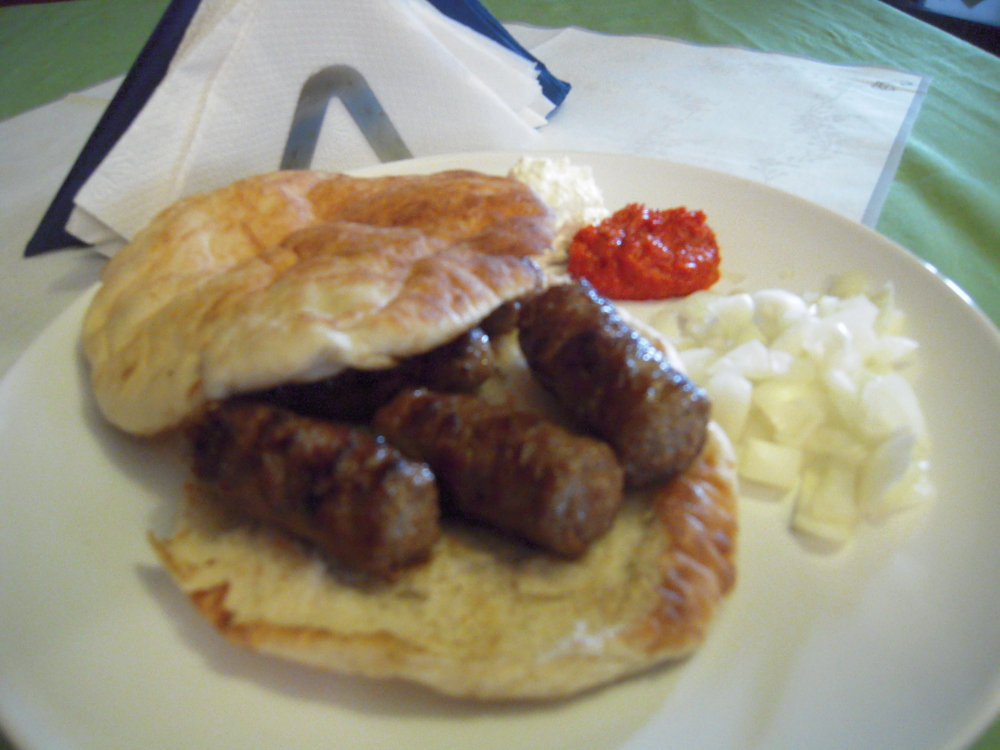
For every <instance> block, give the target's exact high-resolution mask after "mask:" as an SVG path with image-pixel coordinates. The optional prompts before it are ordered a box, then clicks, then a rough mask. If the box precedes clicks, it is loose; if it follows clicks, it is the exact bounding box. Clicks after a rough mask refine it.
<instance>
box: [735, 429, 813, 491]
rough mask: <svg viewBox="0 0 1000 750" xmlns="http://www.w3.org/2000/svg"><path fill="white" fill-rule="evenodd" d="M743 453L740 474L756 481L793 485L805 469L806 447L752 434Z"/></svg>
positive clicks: (781, 486) (774, 484) (784, 485)
mask: <svg viewBox="0 0 1000 750" xmlns="http://www.w3.org/2000/svg"><path fill="white" fill-rule="evenodd" d="M742 447H743V450H742V451H741V452H740V455H739V471H740V475H741V476H743V477H745V478H747V479H750V480H752V481H754V482H761V483H762V484H766V485H770V486H771V487H780V488H782V489H786V490H787V489H791V488H793V487H795V485H797V484H798V482H799V474H800V473H801V472H802V451H801V450H799V449H798V448H792V447H791V446H788V445H780V444H778V443H772V442H770V441H769V440H760V439H758V438H750V439H749V440H747V441H745V442H744V443H743V446H742Z"/></svg>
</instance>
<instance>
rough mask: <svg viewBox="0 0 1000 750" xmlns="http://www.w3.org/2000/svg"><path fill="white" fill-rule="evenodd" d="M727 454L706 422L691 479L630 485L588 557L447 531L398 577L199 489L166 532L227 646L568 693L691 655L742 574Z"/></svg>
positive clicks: (456, 528)
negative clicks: (244, 513)
mask: <svg viewBox="0 0 1000 750" xmlns="http://www.w3.org/2000/svg"><path fill="white" fill-rule="evenodd" d="M735 487H736V478H735V467H734V460H733V454H732V449H731V447H730V445H729V442H728V440H727V438H726V436H725V434H724V433H723V432H722V430H721V429H719V428H718V426H716V425H714V424H713V425H711V427H710V430H709V439H708V442H707V445H706V447H705V450H704V451H703V453H702V454H701V456H700V457H699V459H698V460H697V461H696V462H695V463H694V465H692V467H691V468H690V469H689V470H688V471H687V472H685V473H684V474H683V475H682V476H680V477H678V478H676V479H674V480H673V481H672V482H670V483H669V484H667V485H664V486H662V487H660V488H657V489H655V490H652V491H649V492H645V493H641V494H631V495H629V496H628V497H627V499H626V502H625V506H624V508H623V510H622V511H621V514H620V515H619V517H618V518H617V519H616V521H615V524H614V527H613V528H612V530H611V531H610V532H609V533H608V534H607V535H605V536H604V537H602V538H601V539H600V540H599V541H597V542H596V543H595V544H594V545H593V546H592V547H591V549H590V550H589V551H588V553H587V554H586V555H585V556H584V557H583V558H582V559H581V560H579V561H574V562H566V561H563V560H558V559H555V558H553V557H551V556H548V555H546V554H544V553H538V552H534V551H532V550H530V549H529V548H528V547H526V546H524V545H522V544H520V543H518V542H516V541H512V540H507V539H505V538H503V537H501V536H499V535H497V534H495V533H493V532H489V531H485V530H480V529H476V528H473V527H468V526H460V525H453V526H450V527H447V528H446V529H445V533H444V534H443V536H442V538H441V539H440V541H439V542H438V544H437V545H436V546H435V548H434V550H433V552H432V555H431V558H430V560H429V561H428V562H427V563H426V564H423V565H421V566H419V567H416V568H411V569H408V570H406V571H404V572H403V573H402V574H401V575H400V577H399V578H398V579H396V580H395V581H392V582H389V583H386V582H376V581H371V580H367V579H365V578H363V577H360V576H359V575H357V574H352V573H350V572H349V571H346V570H343V569H340V568H337V567H336V565H335V564H334V563H331V562H329V561H328V560H325V559H324V558H323V557H321V556H320V555H318V554H317V553H316V552H314V551H313V550H311V549H310V548H308V547H306V546H304V545H302V544H300V543H298V542H296V541H295V540H293V539H292V538H290V537H288V536H286V535H284V534H283V533H282V532H280V531H278V530H276V529H274V528H268V527H264V526H261V525H258V524H253V523H248V522H246V521H245V520H243V519H239V518H234V517H232V516H228V515H226V514H224V513H223V512H222V511H220V510H219V509H218V508H217V507H215V506H214V505H213V504H212V503H211V502H210V501H209V500H208V499H207V498H206V497H205V496H204V494H203V493H202V492H201V491H200V490H199V488H198V487H197V486H196V485H192V486H191V487H190V488H189V492H188V496H187V499H186V502H185V505H184V509H183V512H182V516H181V519H180V521H179V523H178V526H177V528H176V530H175V532H174V534H173V535H172V536H171V537H170V538H169V539H166V540H155V539H154V540H153V542H154V546H155V547H156V549H157V551H158V552H159V555H160V558H161V559H162V561H163V562H164V564H165V565H166V567H167V568H168V569H169V570H170V571H171V573H172V574H173V576H174V578H175V579H176V580H177V582H178V583H179V584H180V586H181V587H182V588H183V590H184V591H185V592H186V593H187V595H188V596H189V597H190V598H191V600H192V601H193V602H194V604H195V605H196V606H197V608H198V609H199V610H200V611H201V613H202V614H203V615H204V616H205V617H207V618H208V619H209V620H210V621H211V622H212V623H214V625H215V626H216V627H217V628H218V629H219V631H220V632H221V633H222V634H223V635H224V636H225V637H226V638H227V639H229V640H230V641H232V642H233V643H236V644H238V645H240V646H243V647H247V648H250V649H253V650H255V651H259V652H262V653H266V654H271V655H275V656H279V657H283V658H287V659H292V660H294V661H297V662H301V663H303V664H308V665H311V666H314V667H319V668H322V669H327V670H332V671H335V672H339V673H343V674H350V675H365V676H368V677H377V678H388V677H394V678H403V679H407V680H412V681H415V682H418V683H421V684H423V685H426V686H429V687H431V688H433V689H434V690H436V691H439V692H442V693H445V694H448V695H452V696H459V697H472V698H479V699H488V700H498V699H542V698H557V697H565V696H569V695H573V694H575V693H579V692H581V691H584V690H587V689H589V688H593V687H595V686H598V685H602V684H605V683H608V682H612V681H614V680H617V679H620V678H623V677H626V676H628V675H632V674H635V673H637V672H641V671H644V670H647V669H650V668H651V667H653V666H655V665H657V664H661V663H663V662H665V661H669V660H673V659H678V658H680V657H683V656H685V655H687V654H690V653H691V652H692V651H693V650H694V649H695V648H697V647H698V645H699V644H700V643H701V642H702V641H703V639H704V637H705V634H706V632H707V630H708V627H709V624H710V622H711V621H712V618H713V616H714V615H715V613H716V610H717V609H718V608H719V606H721V604H722V602H723V600H724V598H725V596H726V594H727V593H728V592H729V591H730V590H731V588H732V586H733V584H734V580H735V553H736V549H735V547H736V534H737V521H736V496H735Z"/></svg>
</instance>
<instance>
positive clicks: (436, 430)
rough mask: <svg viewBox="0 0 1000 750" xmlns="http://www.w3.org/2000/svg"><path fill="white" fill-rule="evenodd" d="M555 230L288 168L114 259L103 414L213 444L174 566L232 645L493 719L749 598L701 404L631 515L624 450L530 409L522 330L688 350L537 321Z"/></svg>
mask: <svg viewBox="0 0 1000 750" xmlns="http://www.w3.org/2000/svg"><path fill="white" fill-rule="evenodd" d="M555 226H556V224H555V217H554V216H553V211H552V210H551V208H550V207H549V206H547V205H546V204H545V202H544V201H542V200H541V199H540V198H539V197H538V195H537V194H536V193H535V192H534V191H533V190H532V189H531V188H529V187H528V186H526V185H525V184H524V183H522V182H519V181H517V180H514V179H510V178H504V177H493V176H488V175H481V174H477V173H472V172H447V173H440V174H436V175H425V176H412V177H390V178H353V177H347V176H344V175H331V174H325V173H320V172H311V171H307V172H279V173H274V174H269V175H261V176H258V177H253V178H249V179H247V180H243V181H241V182H238V183H235V184H234V185H232V186H229V187H227V188H223V189H221V190H218V191H215V192H212V193H208V194H205V195H200V196H192V197H190V198H186V199H184V200H182V201H180V202H179V203H178V204H176V205H174V206H172V207H171V208H169V209H167V210H166V211H164V212H163V213H162V214H160V215H159V216H158V217H157V218H156V219H155V220H154V221H153V223H152V224H151V225H150V227H149V228H147V229H146V230H144V231H143V232H142V233H140V234H139V235H138V236H137V237H136V238H135V239H134V240H133V242H132V243H130V245H129V246H127V247H126V248H125V249H123V250H122V251H121V252H120V253H119V254H118V255H117V256H115V257H114V258H113V259H112V260H111V261H110V262H109V264H108V266H107V270H106V272H105V274H104V278H103V284H102V287H101V288H100V289H99V290H98V292H97V294H96V295H95V298H94V301H93V304H92V306H91V308H90V309H89V310H88V313H87V315H86V317H85V321H84V329H83V346H84V352H85V354H86V356H87V358H88V361H89V363H90V368H91V378H92V382H93V386H94V392H95V395H96V398H97V402H98V404H99V406H100V408H101V410H102V412H103V413H104V414H105V416H106V417H107V418H108V420H109V421H111V422H112V423H113V424H115V425H117V426H118V427H120V428H121V429H123V430H125V431H127V432H131V433H134V434H136V435H152V434H157V433H160V432H164V431H168V430H177V429H182V430H184V431H185V432H186V433H187V434H189V435H192V436H193V438H194V443H193V450H192V454H193V463H194V466H193V474H192V479H191V482H190V483H189V486H188V488H187V491H186V493H185V497H184V498H183V501H182V504H181V508H180V511H179V515H178V519H177V523H176V526H175V528H174V530H173V533H172V534H171V535H170V536H169V537H167V538H162V539H161V538H153V539H152V543H153V545H154V547H155V548H156V550H157V552H158V554H159V556H160V558H161V560H162V561H163V563H164V565H165V566H166V567H167V569H168V570H169V571H170V572H171V573H172V575H173V577H174V578H175V580H176V581H177V582H178V583H179V585H180V586H181V588H182V589H183V590H184V591H185V592H186V593H187V594H188V596H189V597H190V598H191V600H192V601H193V602H194V603H195V605H196V606H197V608H198V609H199V611H201V612H202V613H203V614H204V615H205V616H206V617H207V618H208V619H209V620H211V622H213V623H214V624H215V626H216V627H217V628H218V629H219V631H220V632H221V633H223V634H224V635H225V636H226V637H227V638H228V639H230V640H231V641H232V642H234V643H237V644H240V645H242V646H246V647H249V648H252V649H255V650H258V651H261V652H265V653H270V654H275V655H279V656H285V657H289V658H292V659H295V660H298V661H301V662H305V663H307V664H312V665H316V666H319V667H323V668H327V669H332V670H335V671H338V672H342V673H347V674H361V675H367V676H372V677H401V678H406V679H410V680H414V681H417V682H420V683H423V684H425V685H428V686H430V687H432V688H434V689H436V690H439V691H442V692H444V693H447V694H452V695H461V696H475V697H480V698H486V699H500V698H550V697H558V696H565V695H571V694H575V693H578V692H580V691H583V690H586V689H589V688H592V687H594V686H597V685H601V684H605V683H607V682H611V681H614V680H616V679H619V678H622V677H625V676H627V675H631V674H634V673H636V672H639V671H642V670H645V669H648V668H650V667H651V666H653V665H656V664H660V663H662V662H664V661H666V660H669V659H673V658H677V657H680V656H683V655H686V654H689V653H691V651H692V650H693V649H695V648H696V647H697V646H698V645H699V644H700V643H701V642H702V640H703V639H704V637H705V634H706V631H707V628H708V627H709V625H710V623H711V621H712V619H713V616H714V614H715V613H716V611H717V609H718V607H719V606H720V605H721V603H722V602H723V600H724V599H725V597H726V595H727V594H728V593H729V592H730V591H731V589H732V587H733V585H734V581H735V545H736V536H737V519H736V498H735V487H736V478H735V459H734V456H733V453H732V449H731V446H730V444H729V441H728V439H727V438H726V436H725V434H724V433H723V431H722V430H721V429H719V428H718V426H717V425H715V424H714V423H712V422H708V421H707V408H708V406H707V402H704V399H703V397H702V396H696V395H695V394H697V393H698V392H697V389H693V388H690V394H689V395H690V396H691V399H692V400H693V401H694V402H697V407H696V408H692V409H691V411H692V413H695V412H699V413H702V417H704V418H699V419H695V417H694V416H692V417H691V418H690V419H688V417H687V416H685V417H684V419H683V420H681V423H680V424H679V425H678V428H679V429H681V430H682V431H683V432H684V435H685V437H684V438H683V439H681V440H680V441H678V442H679V443H680V444H682V445H684V446H686V447H687V448H689V449H690V448H694V446H695V445H696V446H697V449H696V450H692V451H690V452H691V455H689V456H687V457H685V459H684V461H683V463H684V464H685V466H683V467H682V466H681V464H679V463H677V464H674V465H673V466H672V468H670V469H669V470H668V471H665V472H664V475H663V477H662V478H659V479H656V480H653V479H652V478H651V476H650V477H644V478H643V479H642V481H641V482H638V483H637V484H641V485H642V486H638V487H636V488H634V489H633V488H629V489H628V490H627V491H625V492H624V493H623V492H622V485H623V483H624V479H623V477H624V475H625V471H626V470H625V469H623V468H622V466H621V463H622V459H621V458H620V456H619V455H618V451H616V450H615V446H611V447H609V446H608V445H606V444H605V442H603V439H602V438H601V437H600V436H595V435H591V434H588V433H589V431H588V430H586V429H585V428H584V427H583V426H582V425H581V424H580V423H579V420H577V419H576V418H575V417H573V416H572V414H571V410H568V409H567V408H566V407H565V406H564V405H563V404H561V403H559V401H558V400H557V399H554V398H553V397H552V396H551V395H550V394H549V393H548V391H546V389H545V388H544V387H543V386H542V385H540V384H539V383H538V380H537V379H536V377H535V374H534V371H533V370H532V367H531V365H530V364H529V361H528V359H526V358H525V356H524V353H523V352H522V351H521V347H520V345H519V343H518V341H519V338H520V336H521V335H522V331H521V330H520V328H519V327H520V326H522V325H535V326H540V325H543V324H544V323H545V322H547V323H548V325H549V326H550V327H551V328H554V329H559V328H562V327H567V328H572V329H573V330H575V331H577V332H578V333H580V334H581V335H583V336H590V337H593V338H595V340H602V337H604V336H606V335H607V333H608V332H609V331H613V332H614V336H622V337H627V338H628V339H629V340H630V342H631V343H630V344H629V346H632V347H634V348H635V351H636V352H639V353H641V354H642V356H645V357H649V358H651V359H657V358H660V357H662V356H663V355H661V354H660V349H661V348H663V349H665V350H669V347H668V345H667V344H665V343H664V342H662V341H658V340H657V341H655V342H651V341H646V340H645V339H642V337H641V336H640V334H639V333H638V332H636V331H630V330H628V329H627V328H626V327H625V324H624V323H622V322H621V321H615V320H613V319H611V318H608V317H607V316H605V315H604V314H603V313H602V314H595V313H594V312H593V311H591V312H587V313H586V314H584V315H582V316H577V317H578V318H580V319H574V318H573V315H572V311H571V310H569V309H565V310H561V309H558V307H554V308H552V309H550V310H549V311H548V312H544V313H542V312H540V311H539V310H537V309H531V306H532V304H533V302H534V297H535V295H537V294H539V293H540V292H542V291H543V290H544V289H545V288H546V287H555V286H558V285H560V284H563V283H566V282H567V279H566V278H565V277H564V276H561V275H558V274H557V272H556V271H557V270H558V269H556V271H553V272H552V273H547V271H548V270H549V269H550V263H551V261H552V258H553V255H554V253H556V252H558V251H553V250H552V242H553V236H554V232H555ZM585 296H587V297H588V299H589V300H590V302H589V304H591V305H592V306H596V309H598V310H600V309H603V308H605V307H607V304H608V303H607V302H606V301H604V300H601V299H599V298H596V297H593V296H592V295H590V294H589V293H588V295H585ZM526 309H528V310H529V312H528V313H525V310H526ZM519 311H520V312H519ZM543 315H544V316H551V317H550V318H549V319H548V321H542V319H541V317H542V316H543ZM522 317H523V319H524V320H523V321H522ZM532 318H534V319H535V324H530V323H528V322H524V321H530V320H531V319H532ZM588 328H589V330H590V333H588V332H587V331H588ZM603 346H604V344H601V347H603ZM601 347H599V348H598V349H597V350H595V351H594V352H593V353H594V354H596V355H597V356H598V358H607V359H608V360H609V362H610V361H611V359H612V358H611V357H609V356H607V355H608V353H609V352H613V351H614V349H615V347H614V346H611V347H609V348H608V350H607V351H605V349H603V348H601ZM630 351H631V350H630ZM668 353H669V351H668ZM546 356H548V355H546ZM619 363H620V365H621V366H622V367H624V368H625V371H624V372H622V373H619V375H620V376H621V377H623V378H625V379H626V380H628V379H629V378H631V379H633V380H635V382H636V383H638V384H640V385H642V386H643V387H647V386H649V385H651V384H652V382H653V380H654V379H655V378H654V377H653V376H651V375H650V374H649V373H647V372H646V371H645V370H644V369H643V368H642V367H636V368H634V371H633V369H630V368H632V365H631V364H626V363H625V362H624V361H622V360H619ZM608 365H609V363H608V362H605V363H604V364H603V365H602V366H604V367H608ZM636 374H638V377H635V376H636ZM484 375H485V379H484ZM674 375H677V373H674ZM671 377H673V376H671ZM677 377H678V378H679V375H678V376H677ZM671 383H672V385H671V386H670V388H668V389H667V391H668V392H669V391H670V389H672V388H677V389H679V390H681V391H683V390H685V389H686V388H689V386H682V385H681V383H680V380H678V379H677V378H674V379H673V380H672V381H671ZM595 385H596V383H595V382H592V383H591V386H590V388H591V391H593V390H594V386H595ZM444 391H453V392H449V393H445V392H444ZM454 392H458V395H456V393H454ZM591 395H593V393H592V394H591ZM627 402H628V399H626V400H624V401H623V403H627ZM687 408H688V407H687V406H685V407H683V408H681V409H680V411H679V413H680V414H682V415H687V413H688V412H687V411H685V409H687ZM427 411H439V413H438V415H437V417H435V418H431V419H429V420H427V422H424V421H422V420H421V419H420V415H421V414H424V413H426V412H427ZM642 421H643V420H642V418H641V416H640V415H632V416H631V417H629V419H627V420H626V419H618V420H617V421H614V420H613V424H615V425H616V427H626V426H629V425H631V424H632V423H633V422H634V423H636V424H640V425H641V423H642ZM696 423H697V424H698V425H699V431H698V432H697V436H696V437H692V435H694V434H695V433H694V432H693V431H690V427H691V426H692V425H694V424H696ZM629 429H631V427H629ZM479 431H481V432H482V434H475V435H473V437H474V439H475V440H481V441H482V442H480V443H478V444H474V445H471V446H470V445H469V444H467V443H466V442H465V437H466V435H472V433H478V432H479ZM383 433H384V434H383ZM515 435H517V436H518V441H519V445H518V446H515V443H514V436H515ZM452 438H454V439H452ZM394 440H395V441H398V442H399V443H400V445H398V446H394V445H393V442H394ZM643 440H646V438H643ZM476 445H478V446H479V447H476ZM397 450H398V451H399V452H400V453H402V454H403V455H399V454H397V453H396V451H397ZM621 452H622V453H624V451H621ZM441 455H444V459H442V458H441ZM626 455H627V454H626ZM503 457H506V459H505V461H499V460H497V459H499V458H503ZM424 458H426V461H425V460H423V459H424ZM629 460H630V459H627V458H626V461H625V464H626V466H628V464H629ZM428 475H431V476H434V487H435V491H436V494H437V495H438V498H437V499H438V500H439V501H441V502H442V503H443V504H442V505H439V506H437V507H438V508H439V510H438V511H437V512H436V511H435V510H434V508H435V506H434V504H433V503H431V502H430V498H431V495H432V494H433V493H431V492H430V490H429V488H428V485H427V484H426V483H425V481H424V480H425V479H426V477H427V476H428ZM667 475H669V477H668V476H667ZM306 476H309V477H310V481H309V482H308V484H307V485H306V486H303V484H301V482H302V481H303V479H304V478H305V477H306ZM484 477H485V478H484ZM647 480H648V481H647ZM467 482H469V483H471V485H474V487H473V489H472V490H468V486H469V485H467V484H466V483H467ZM493 485H496V486H493ZM467 490H468V494H467ZM494 490H496V491H494ZM519 490H520V491H522V492H523V493H524V495H521V494H520V493H519V492H518V491H519ZM487 495H489V497H487ZM470 496H471V497H472V499H473V500H474V502H471V501H468V498H469V497H470ZM526 498H534V500H536V501H538V502H539V503H540V504H541V505H540V507H533V508H532V513H528V512H524V513H523V514H522V513H521V512H520V509H522V508H524V507H525V506H524V505H523V503H524V501H525V499H526ZM484 502H485V504H486V505H487V506H489V505H490V504H491V503H492V504H493V505H492V509H491V510H489V511H488V512H485V513H480V514H479V515H477V514H476V512H472V513H471V514H470V513H469V512H468V511H467V510H466V509H465V508H467V507H468V506H470V505H471V506H473V507H475V508H477V509H480V510H481V509H482V507H483V503H484ZM519 503H522V504H521V505H519ZM463 506H464V507H463ZM470 515H471V519H470V518H468V516H470ZM497 527H499V528H500V529H501V530H503V529H506V530H508V531H513V533H499V532H498V531H497ZM525 538H526V539H527V540H528V541H527V542H526V541H525ZM397 541H398V546H397ZM553 549H554V550H555V554H553V552H552V551H551V550H553ZM567 557H569V558H572V559H567Z"/></svg>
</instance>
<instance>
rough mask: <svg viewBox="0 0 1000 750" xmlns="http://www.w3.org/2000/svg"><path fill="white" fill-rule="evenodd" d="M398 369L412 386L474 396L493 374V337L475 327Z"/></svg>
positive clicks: (406, 361) (404, 362) (409, 360)
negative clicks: (491, 345)
mask: <svg viewBox="0 0 1000 750" xmlns="http://www.w3.org/2000/svg"><path fill="white" fill-rule="evenodd" d="M399 369H400V370H401V371H402V372H403V375H404V376H405V377H406V379H407V380H408V381H409V382H410V383H411V384H412V385H422V386H426V387H428V388H430V389H431V390H434V391H445V392H447V393H471V392H472V391H474V390H476V388H478V387H479V386H481V385H482V384H483V383H484V382H486V379H487V378H488V377H489V376H490V374H491V373H492V372H493V349H492V348H491V347H490V338H489V336H487V335H486V334H485V333H483V330H482V329H481V328H473V329H472V330H471V331H469V332H468V333H463V334H462V335H461V336H459V337H458V338H457V339H455V340H453V341H451V342H449V343H447V344H445V345H444V346H439V347H438V348H437V349H433V350H431V351H429V352H427V353H426V354H418V355H417V356H415V357H410V358H409V359H406V360H404V361H403V362H402V363H401V364H400V366H399Z"/></svg>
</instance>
